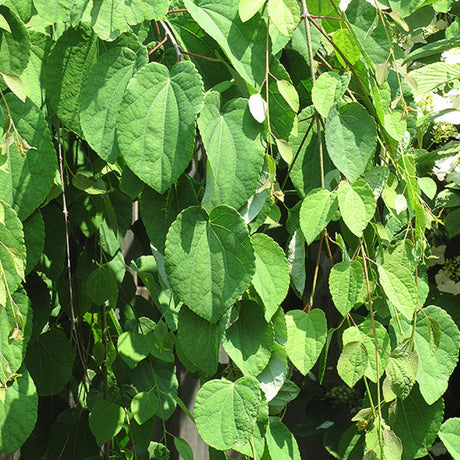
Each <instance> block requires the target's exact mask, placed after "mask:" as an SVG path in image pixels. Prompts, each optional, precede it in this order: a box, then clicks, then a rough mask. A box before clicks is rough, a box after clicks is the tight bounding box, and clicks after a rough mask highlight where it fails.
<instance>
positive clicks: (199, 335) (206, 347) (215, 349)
mask: <svg viewBox="0 0 460 460" xmlns="http://www.w3.org/2000/svg"><path fill="white" fill-rule="evenodd" d="M226 323H227V316H224V317H223V318H222V320H221V321H219V323H217V324H211V323H210V322H208V321H206V320H204V319H203V318H201V317H200V316H198V315H196V314H195V313H193V312H192V311H191V310H189V309H188V308H187V307H186V306H185V305H182V307H181V309H180V312H179V324H178V328H177V335H176V352H177V355H178V357H179V359H180V360H181V362H182V363H183V364H184V366H185V367H187V369H189V370H190V371H191V372H196V371H197V370H200V371H202V372H204V373H205V374H206V375H209V376H211V375H214V374H215V373H216V371H217V365H218V364H219V349H220V343H221V341H222V337H223V335H224V332H225V326H226Z"/></svg>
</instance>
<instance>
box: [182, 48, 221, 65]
mask: <svg viewBox="0 0 460 460" xmlns="http://www.w3.org/2000/svg"><path fill="white" fill-rule="evenodd" d="M180 51H181V53H182V54H186V55H187V56H193V57H197V58H201V59H206V60H207V61H212V62H219V59H215V58H210V57H208V56H203V55H202V54H196V53H189V52H188V51H184V50H183V49H182V48H181V50H180Z"/></svg>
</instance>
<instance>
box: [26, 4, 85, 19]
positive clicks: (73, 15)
mask: <svg viewBox="0 0 460 460" xmlns="http://www.w3.org/2000/svg"><path fill="white" fill-rule="evenodd" d="M33 1H34V6H35V9H36V10H37V13H38V15H39V16H40V17H41V18H42V19H44V20H45V21H46V22H48V23H49V24H54V23H55V22H70V23H71V24H76V23H77V22H79V21H80V19H81V17H82V14H83V11H84V9H85V7H86V5H87V3H88V0H72V1H71V2H69V1H68V0H52V1H51V2H50V1H48V0H33Z"/></svg>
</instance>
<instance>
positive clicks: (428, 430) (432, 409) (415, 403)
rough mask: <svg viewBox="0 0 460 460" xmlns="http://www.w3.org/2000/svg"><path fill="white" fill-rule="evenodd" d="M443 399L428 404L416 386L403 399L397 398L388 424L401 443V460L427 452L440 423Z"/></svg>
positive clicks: (420, 455) (417, 456)
mask: <svg viewBox="0 0 460 460" xmlns="http://www.w3.org/2000/svg"><path fill="white" fill-rule="evenodd" d="M443 412H444V401H443V400H442V398H440V399H438V400H437V401H435V402H433V404H431V405H428V404H427V403H426V402H425V401H424V399H423V398H422V395H421V394H420V391H419V389H418V387H417V386H415V387H414V388H413V389H412V391H411V393H410V394H409V396H408V397H407V398H406V399H404V400H399V399H398V400H397V403H396V405H395V407H394V411H393V414H392V417H391V419H390V425H391V428H392V430H393V431H394V432H395V434H396V436H398V438H399V439H400V440H401V442H402V445H403V455H402V458H403V460H412V459H413V458H419V457H423V456H425V455H426V454H427V448H428V447H430V446H431V445H432V444H433V442H434V440H435V439H436V436H437V435H438V431H439V428H440V426H441V423H442V419H443Z"/></svg>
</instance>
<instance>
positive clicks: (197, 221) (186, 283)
mask: <svg viewBox="0 0 460 460" xmlns="http://www.w3.org/2000/svg"><path fill="white" fill-rule="evenodd" d="M165 262H166V271H167V273H168V279H169V283H170V284H171V287H172V289H173V290H174V292H175V293H176V294H177V295H178V296H179V298H180V299H181V300H182V301H183V302H184V303H185V304H186V305H187V306H188V307H189V308H190V309H191V310H192V311H193V312H195V313H196V314H197V315H199V316H201V317H202V318H203V319H205V320H207V321H210V322H211V323H216V322H217V321H218V320H219V319H220V318H221V317H222V315H223V314H224V313H225V311H226V310H227V309H228V307H230V306H231V305H232V304H233V302H235V300H236V299H237V298H238V297H239V296H240V295H241V294H242V293H243V292H244V290H245V289H246V288H247V287H248V285H249V283H250V282H251V279H252V276H253V274H254V271H255V257H254V250H253V248H252V245H251V242H250V239H249V234H248V230H247V227H246V225H245V223H244V221H243V219H242V217H241V216H240V215H239V214H238V213H237V212H236V211H235V210H234V209H233V208H230V207H229V206H225V205H221V206H217V207H216V208H214V209H213V210H212V211H211V212H210V213H209V215H208V214H207V213H206V212H205V211H204V210H203V209H201V208H199V207H197V206H192V207H190V208H187V209H186V210H185V211H183V212H182V213H181V214H179V216H178V218H177V220H176V221H175V222H174V223H173V224H172V225H171V227H170V229H169V232H168V235H167V237H166V248H165Z"/></svg>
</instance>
